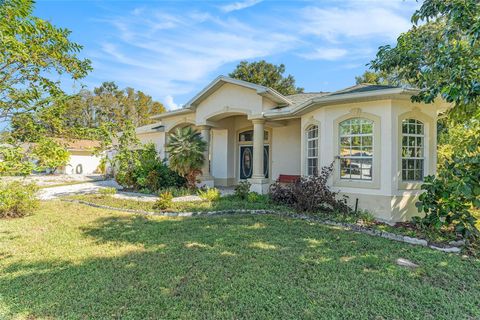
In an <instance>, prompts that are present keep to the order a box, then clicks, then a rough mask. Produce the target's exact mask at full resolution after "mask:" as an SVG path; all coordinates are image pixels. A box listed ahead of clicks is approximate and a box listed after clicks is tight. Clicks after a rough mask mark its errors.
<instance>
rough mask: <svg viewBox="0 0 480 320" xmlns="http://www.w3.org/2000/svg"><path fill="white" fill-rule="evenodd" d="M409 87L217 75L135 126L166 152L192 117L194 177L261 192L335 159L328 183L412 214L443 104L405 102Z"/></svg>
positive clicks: (381, 210) (387, 212)
mask: <svg viewBox="0 0 480 320" xmlns="http://www.w3.org/2000/svg"><path fill="white" fill-rule="evenodd" d="M416 92H417V91H416V90H413V89H406V88H399V87H393V86H382V85H370V84H360V85H355V86H353V87H349V88H346V89H343V90H339V91H335V92H316V93H299V94H294V95H290V96H284V95H282V94H280V93H278V92H277V91H275V90H273V89H271V88H268V87H264V86H261V85H257V84H253V83H249V82H245V81H241V80H237V79H232V78H228V77H224V76H220V77H218V78H216V79H215V80H213V81H212V82H211V83H210V84H208V85H207V86H206V87H205V88H204V89H203V90H202V91H200V92H199V93H198V94H197V95H196V96H194V97H193V98H192V99H191V100H190V101H188V103H186V104H185V106H184V107H183V108H181V109H179V110H174V111H170V112H167V113H163V114H159V115H157V116H154V117H153V118H154V119H157V120H158V121H159V122H158V123H155V124H152V125H148V126H144V127H140V128H138V129H137V135H138V137H139V138H140V140H141V141H142V142H143V143H147V142H153V143H154V144H155V145H156V147H157V150H158V152H159V154H160V156H161V157H165V152H164V146H165V144H166V143H167V141H168V135H169V133H171V132H172V131H173V130H175V129H176V128H177V127H184V126H193V127H195V128H197V129H198V130H200V131H201V134H202V136H203V137H204V139H205V140H206V141H207V143H208V151H207V152H206V154H205V156H206V159H208V161H206V162H205V165H204V167H203V170H202V171H203V174H202V176H201V177H200V179H201V181H202V184H204V185H207V186H232V185H235V184H237V183H238V182H239V181H241V180H244V179H248V180H249V181H250V182H251V185H252V187H251V188H252V190H253V191H256V192H259V193H266V192H267V191H268V188H269V185H270V184H271V183H272V182H273V181H275V180H276V179H277V178H278V177H279V175H312V174H315V173H316V172H318V171H319V170H320V168H321V167H322V166H328V165H329V164H330V163H331V162H332V161H335V170H334V173H333V176H332V178H331V182H330V183H331V186H332V188H333V189H334V190H339V191H340V192H341V193H342V194H345V195H347V196H348V197H349V201H351V203H352V204H353V203H354V202H355V201H356V200H357V199H358V205H359V207H360V208H362V209H366V210H369V211H370V212H372V213H373V214H374V215H375V216H376V217H377V218H379V219H382V220H385V221H389V222H394V221H404V220H408V219H409V218H410V217H411V216H412V215H415V214H417V211H416V209H415V202H416V198H417V196H418V194H419V192H420V191H419V187H420V184H421V182H422V180H423V177H424V176H426V175H429V174H433V173H435V167H436V147H437V145H436V140H437V137H436V123H437V116H438V114H439V113H440V112H443V111H445V110H446V109H447V107H448V105H447V104H446V103H444V102H442V101H438V102H436V103H433V104H421V103H412V102H411V100H410V98H411V96H412V95H414V94H416Z"/></svg>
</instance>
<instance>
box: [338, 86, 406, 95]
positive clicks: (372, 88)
mask: <svg viewBox="0 0 480 320" xmlns="http://www.w3.org/2000/svg"><path fill="white" fill-rule="evenodd" d="M394 88H399V87H396V86H387V85H379V84H369V83H361V84H357V85H354V86H351V87H348V88H345V89H342V90H338V91H335V92H332V93H330V94H329V95H330V96H334V95H339V94H346V93H359V92H368V91H376V90H385V89H394Z"/></svg>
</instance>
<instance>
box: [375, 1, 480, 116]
mask: <svg viewBox="0 0 480 320" xmlns="http://www.w3.org/2000/svg"><path fill="white" fill-rule="evenodd" d="M412 23H413V26H412V28H411V29H410V30H409V31H407V32H405V33H403V34H402V35H400V37H399V38H398V40H397V44H396V45H395V46H394V47H392V46H390V45H386V46H382V47H380V49H379V51H378V53H377V56H376V59H375V60H373V61H372V62H371V67H372V68H373V69H374V70H375V71H377V72H382V73H385V74H389V75H395V76H396V78H397V79H398V80H399V81H404V82H407V83H409V84H411V85H413V86H415V87H416V88H418V89H420V93H419V94H418V95H416V96H414V97H413V99H414V101H422V102H426V103H430V102H432V101H434V100H435V99H437V98H438V97H440V96H441V97H443V98H444V99H445V100H446V101H448V102H451V103H453V105H454V108H452V110H451V116H452V119H455V120H459V121H464V120H465V119H468V118H470V117H472V116H473V115H476V114H477V113H478V108H479V106H480V98H479V97H480V2H478V0H425V1H424V2H423V4H422V6H421V7H420V9H419V10H417V11H416V12H415V13H414V15H413V16H412Z"/></svg>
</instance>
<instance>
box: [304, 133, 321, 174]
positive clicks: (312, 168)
mask: <svg viewBox="0 0 480 320" xmlns="http://www.w3.org/2000/svg"><path fill="white" fill-rule="evenodd" d="M306 137H307V175H309V176H313V175H317V174H318V126H316V125H311V126H309V127H308V128H307V131H306Z"/></svg>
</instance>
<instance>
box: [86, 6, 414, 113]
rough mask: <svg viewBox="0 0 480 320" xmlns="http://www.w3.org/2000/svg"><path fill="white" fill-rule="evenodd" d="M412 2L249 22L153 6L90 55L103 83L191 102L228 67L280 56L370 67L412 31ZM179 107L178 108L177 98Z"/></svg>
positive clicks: (289, 11)
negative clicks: (385, 47) (381, 51)
mask: <svg viewBox="0 0 480 320" xmlns="http://www.w3.org/2000/svg"><path fill="white" fill-rule="evenodd" d="M409 1H410V2H411V1H412V0H405V1H394V0H391V1H390V0H389V1H383V2H382V1H373V0H348V1H344V2H336V1H335V2H329V5H325V6H322V7H320V6H313V7H303V8H298V6H297V8H292V7H288V6H286V8H283V7H282V8H281V10H280V9H272V10H269V11H268V12H264V11H253V10H252V14H251V15H249V17H248V19H242V20H239V19H235V18H234V17H232V16H230V15H220V16H216V15H215V10H214V11H212V12H205V11H199V10H196V9H191V10H188V9H187V10H183V11H178V10H177V11H176V10H175V9H174V8H164V9H159V7H158V6H153V5H146V6H142V7H141V8H138V9H135V10H133V11H130V12H129V13H126V14H124V15H117V16H110V17H106V18H105V19H104V20H102V21H101V22H102V23H108V24H110V25H111V26H113V31H111V32H108V31H109V30H111V29H108V28H105V34H104V37H103V39H102V40H101V42H100V43H99V45H98V48H97V50H96V51H95V52H94V53H93V54H89V56H90V57H91V58H92V60H93V62H94V68H95V75H97V74H98V75H103V76H104V77H107V78H99V79H98V80H99V81H104V80H108V79H114V80H116V81H117V82H118V83H119V84H120V85H122V86H127V85H128V86H132V87H134V88H136V89H139V90H144V91H145V92H148V93H149V94H150V95H152V96H153V97H155V98H156V99H159V100H162V101H165V104H166V105H168V104H169V103H170V100H169V101H167V97H168V96H170V97H175V98H176V99H187V98H188V96H191V95H193V94H194V93H195V91H197V90H199V88H201V87H202V86H203V85H205V83H207V82H208V81H209V80H211V79H212V78H213V77H215V76H217V75H218V70H219V69H220V68H222V67H223V66H225V65H226V64H233V63H237V62H238V61H240V60H245V59H247V60H253V59H261V58H265V59H267V60H268V59H269V57H272V56H275V57H276V58H277V61H278V58H279V57H280V58H282V55H283V54H285V53H289V54H291V55H295V56H297V57H301V58H303V59H307V60H326V61H341V62H342V65H345V64H350V65H354V64H365V63H366V62H368V61H369V60H370V59H371V58H373V56H374V54H375V52H376V50H377V47H378V45H379V44H378V43H385V42H388V41H390V40H391V39H393V38H395V37H397V36H398V35H399V33H400V32H402V31H406V30H407V29H408V28H409V27H410V23H409V20H408V17H409V16H410V15H411V13H412V12H413V10H414V9H415V8H414V7H412V6H411V5H410V4H409V3H410V2H409ZM258 2H259V1H253V0H247V1H242V0H240V1H238V2H234V3H230V4H225V5H224V6H223V7H222V8H223V9H222V10H223V11H224V12H231V11H234V10H240V9H242V8H247V7H248V6H252V5H255V4H256V3H258ZM332 3H333V6H332ZM407 3H408V4H407ZM414 3H415V2H414ZM415 5H418V4H415ZM285 16H288V19H285ZM89 51H91V50H89ZM287 65H288V63H287ZM187 95H188V96H187ZM186 96H187V97H186ZM171 106H172V108H175V107H178V106H177V104H176V103H175V102H174V101H173V98H172V99H171Z"/></svg>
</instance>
